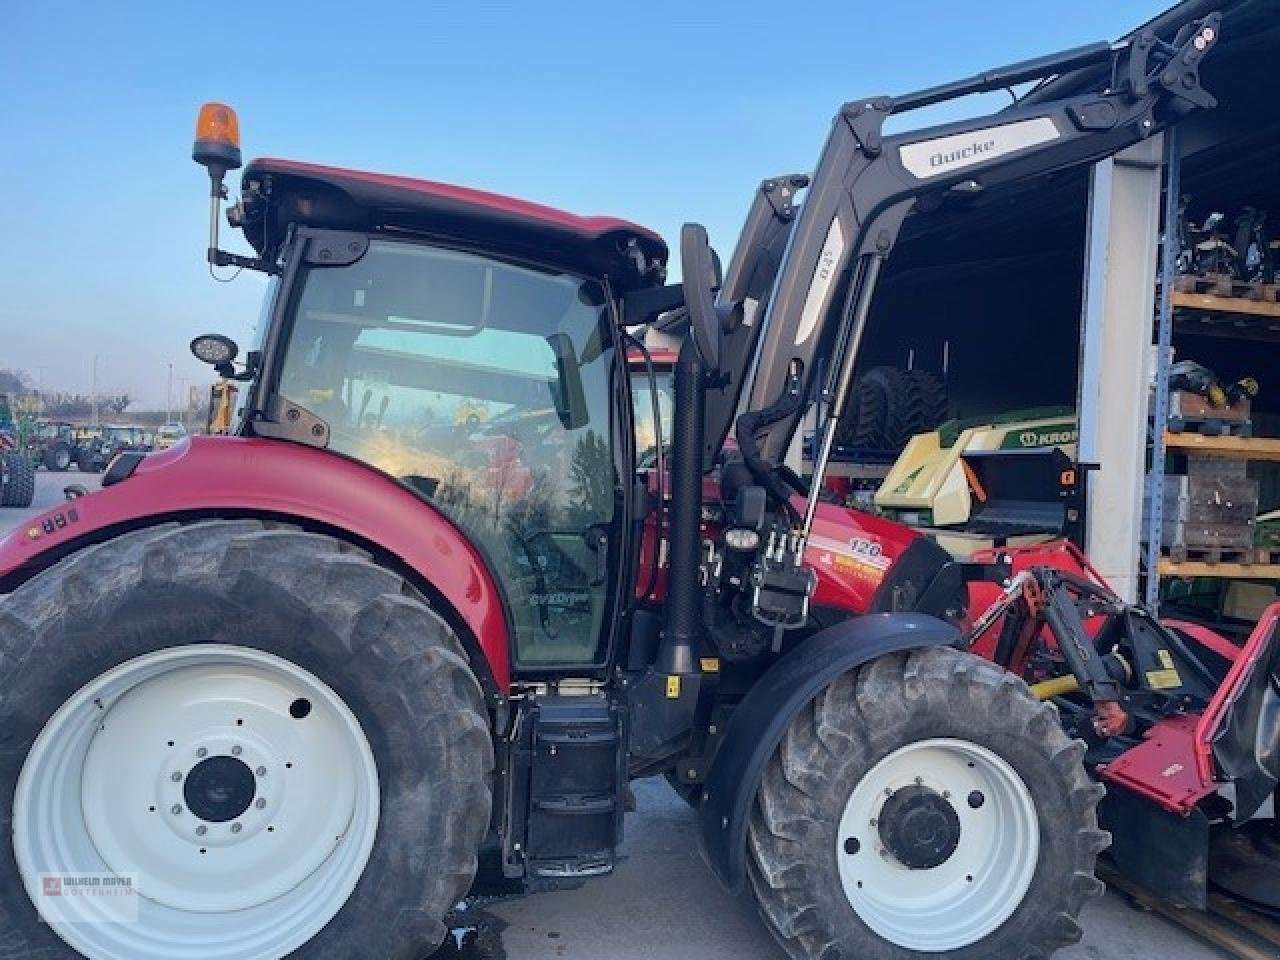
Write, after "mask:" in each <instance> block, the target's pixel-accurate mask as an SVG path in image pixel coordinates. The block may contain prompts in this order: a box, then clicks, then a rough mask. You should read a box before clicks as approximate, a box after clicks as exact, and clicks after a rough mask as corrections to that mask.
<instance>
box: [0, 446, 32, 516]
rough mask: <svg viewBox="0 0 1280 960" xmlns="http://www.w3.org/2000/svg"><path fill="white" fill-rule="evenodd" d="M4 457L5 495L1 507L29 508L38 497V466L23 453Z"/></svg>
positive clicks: (7, 454)
mask: <svg viewBox="0 0 1280 960" xmlns="http://www.w3.org/2000/svg"><path fill="white" fill-rule="evenodd" d="M3 456H4V472H5V483H4V495H3V497H2V498H0V506H4V507H29V506H31V503H32V501H33V500H35V497H36V465H35V464H34V463H32V462H31V461H30V460H28V459H27V457H26V456H24V455H23V454H21V453H6V454H3Z"/></svg>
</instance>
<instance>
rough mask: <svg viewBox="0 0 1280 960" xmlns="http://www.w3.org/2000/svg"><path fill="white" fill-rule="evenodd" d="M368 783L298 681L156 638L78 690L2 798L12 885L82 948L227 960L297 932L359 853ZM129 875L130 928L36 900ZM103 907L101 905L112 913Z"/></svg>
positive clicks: (368, 765)
mask: <svg viewBox="0 0 1280 960" xmlns="http://www.w3.org/2000/svg"><path fill="white" fill-rule="evenodd" d="M377 825H378V775H377V768H376V766H375V763H374V759H373V752H372V750H371V749H370V747H369V743H368V740H367V739H366V737H365V735H364V732H363V730H362V729H361V727H360V724H359V722H358V721H357V720H356V718H355V716H354V714H352V712H351V711H350V709H349V708H348V707H347V706H346V704H344V703H343V702H342V700H341V699H340V698H339V697H338V696H337V694H336V693H334V692H333V690H332V689H331V688H329V687H328V686H327V685H326V684H324V683H323V682H322V681H320V680H319V679H318V678H316V677H315V676H314V675H313V674H311V673H309V672H308V671H306V670H304V669H302V668H301V667H299V666H297V665H296V664H293V663H291V662H289V661H287V660H284V659H282V658H280V657H277V656H273V655H272V654H268V653H264V652H262V651H259V650H254V649H251V648H248V647H238V646H225V645H200V646H184V647H172V648H169V649H166V650H162V651H158V652H156V653H152V654H148V655H145V656H142V657H139V658H137V659H134V660H130V661H128V662H127V663H123V664H121V665H119V666H117V667H115V668H113V669H112V670H109V671H107V672H106V673H104V674H102V675H101V676H100V677H98V678H97V679H95V680H94V681H92V682H91V683H89V684H87V685H86V686H84V687H82V688H81V689H80V690H79V691H78V692H77V693H75V694H74V695H73V696H72V697H71V698H70V699H69V700H67V702H66V703H64V704H63V706H62V707H61V708H59V710H58V711H57V712H56V713H55V714H54V715H53V717H52V718H51V719H50V720H49V722H48V723H47V724H46V725H45V727H44V729H43V730H42V731H41V733H40V735H39V737H38V738H37V739H36V741H35V743H34V744H33V745H32V748H31V750H30V752H29V753H28V755H27V758H26V761H25V763H24V765H23V768H22V772H21V774H20V776H19V778H18V786H17V791H16V793H15V796H14V816H13V837H14V853H15V857H16V859H17V863H18V868H19V872H20V873H21V876H22V880H23V884H24V886H25V888H26V890H27V893H28V895H29V896H30V897H31V899H32V901H33V902H34V903H35V904H36V906H37V909H39V910H40V911H41V913H42V916H43V917H44V919H46V920H47V921H49V922H50V924H51V925H52V926H53V928H54V929H55V930H56V931H57V932H58V934H59V935H60V936H61V937H62V938H63V939H64V940H66V941H67V943H69V944H70V945H71V946H72V947H74V948H76V949H77V950H79V951H80V952H81V953H84V954H86V955H89V956H92V957H127V958H130V960H151V958H155V960H160V958H164V960H170V958H176V957H195V956H198V957H201V958H205V957H208V958H211V960H215V958H216V960H241V958H249V957H267V956H281V955H283V954H286V953H289V952H290V951H292V950H295V949H296V948H297V947H299V946H301V945H302V944H303V943H305V942H306V941H307V940H309V939H311V937H313V936H314V935H315V934H316V933H318V932H319V931H320V930H321V929H323V928H324V926H325V925H326V924H327V923H328V922H329V921H330V920H331V919H333V917H334V915H335V914H336V913H337V912H338V910H339V909H340V908H341V907H342V905H343V904H344V903H345V902H346V901H347V899H348V898H349V897H350V895H351V892H352V890H353V889H354V888H355V885H356V882H357V881H358V880H359V878H360V875H361V874H362V873H363V871H364V868H365V865H366V864H367V862H368V859H369V855H370V853H371V851H372V849H373V842H374V838H375V836H376V833H377ZM75 874H113V875H117V876H126V875H132V877H133V878H134V883H135V885H136V891H137V894H136V897H135V900H134V902H136V905H137V915H136V920H134V919H133V918H132V917H131V916H130V915H129V908H128V907H125V908H124V912H123V913H121V912H119V911H121V909H122V905H121V904H120V903H114V902H111V903H109V902H106V901H104V900H103V899H102V898H97V899H95V898H92V897H90V898H83V899H77V900H70V899H67V898H64V899H62V900H60V901H58V903H57V904H56V905H50V904H49V900H48V899H47V897H46V895H45V894H44V892H43V890H42V884H43V878H44V877H45V876H46V875H62V876H66V875H75ZM113 911H115V912H113Z"/></svg>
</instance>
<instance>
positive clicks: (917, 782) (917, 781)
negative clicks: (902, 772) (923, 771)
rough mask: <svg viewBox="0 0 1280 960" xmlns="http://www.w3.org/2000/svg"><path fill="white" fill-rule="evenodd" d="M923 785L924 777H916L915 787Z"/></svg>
mask: <svg viewBox="0 0 1280 960" xmlns="http://www.w3.org/2000/svg"><path fill="white" fill-rule="evenodd" d="M923 785H924V777H916V786H917V787H919V786H923Z"/></svg>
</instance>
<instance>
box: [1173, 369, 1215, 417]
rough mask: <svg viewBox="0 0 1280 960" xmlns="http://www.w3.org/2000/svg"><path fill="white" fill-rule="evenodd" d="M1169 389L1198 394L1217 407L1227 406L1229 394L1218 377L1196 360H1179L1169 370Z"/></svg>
mask: <svg viewBox="0 0 1280 960" xmlns="http://www.w3.org/2000/svg"><path fill="white" fill-rule="evenodd" d="M1169 389H1170V390H1185V391H1187V392H1189V393H1194V394H1197V395H1198V396H1201V397H1204V398H1205V399H1206V400H1208V401H1209V403H1211V404H1212V405H1213V406H1215V407H1222V406H1226V404H1227V393H1226V390H1224V389H1223V386H1222V383H1221V381H1219V380H1218V375H1217V374H1216V373H1214V372H1213V371H1212V370H1210V369H1209V368H1208V367H1206V366H1204V365H1203V364H1200V363H1196V362H1195V361H1194V360H1179V361H1178V362H1177V363H1175V364H1174V365H1173V366H1171V367H1170V368H1169Z"/></svg>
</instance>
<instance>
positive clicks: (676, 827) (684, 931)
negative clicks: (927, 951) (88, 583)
mask: <svg viewBox="0 0 1280 960" xmlns="http://www.w3.org/2000/svg"><path fill="white" fill-rule="evenodd" d="M72 483H79V484H83V485H84V486H86V487H88V488H89V489H91V490H92V489H97V487H98V475H96V474H82V473H77V472H76V471H74V470H72V471H69V472H67V473H49V472H48V471H45V470H40V471H39V472H38V473H37V474H36V500H35V503H34V505H33V507H32V509H30V510H17V509H14V508H0V533H2V532H6V531H7V530H8V529H10V528H11V527H15V526H17V525H18V524H20V523H22V522H23V521H24V520H27V519H29V518H30V517H32V516H35V515H36V514H37V513H39V512H41V511H43V510H45V509H48V508H49V507H51V506H54V505H55V504H57V503H58V502H60V501H61V500H62V499H63V494H62V489H63V487H65V486H67V485H68V484H72ZM635 792H636V800H637V806H638V809H637V811H636V812H635V813H634V814H631V815H630V816H629V817H628V818H627V827H626V829H627V839H626V843H625V846H624V854H625V856H626V859H625V861H624V862H623V863H622V864H620V865H619V867H618V869H617V870H616V871H615V872H614V873H613V875H612V876H609V877H606V878H603V879H600V880H594V881H590V882H588V883H587V884H586V885H584V886H582V887H581V888H579V889H576V890H566V891H559V892H555V893H541V894H534V895H529V896H521V897H511V898H506V899H497V900H493V901H488V899H487V898H483V897H482V898H479V899H477V900H475V901H473V902H471V903H470V904H469V909H468V910H467V911H463V912H462V913H460V914H459V917H458V923H459V924H475V926H476V928H477V929H478V930H479V934H480V935H479V940H478V942H475V943H472V942H470V941H471V937H466V938H465V939H466V940H467V941H468V942H467V945H466V946H465V947H464V949H463V950H462V951H461V952H458V951H456V950H453V949H451V948H449V949H446V950H444V951H441V953H440V954H439V955H440V956H453V957H467V958H471V960H500V958H512V960H514V958H519V960H686V958H692V957H696V958H698V960H782V953H781V951H780V950H779V949H778V948H777V946H776V945H775V944H774V942H773V940H772V939H771V937H770V935H769V933H768V931H767V930H765V928H764V926H763V924H762V923H761V922H760V920H759V919H758V917H757V916H756V912H755V908H754V907H753V905H752V904H751V901H750V899H749V898H748V897H746V896H742V897H732V896H730V895H728V894H726V893H725V892H724V891H723V890H721V889H720V887H719V886H718V885H717V884H716V882H715V881H714V880H713V879H712V877H711V875H710V873H709V872H708V871H707V869H706V868H705V867H704V866H703V864H702V862H701V860H700V859H699V857H698V852H697V834H696V823H695V820H694V816H693V813H692V812H691V811H690V810H689V809H688V807H686V806H685V805H684V803H683V802H681V801H680V800H679V799H678V798H677V797H676V796H675V794H674V793H672V792H671V790H670V788H669V787H667V785H666V783H665V782H664V781H661V780H648V781H642V782H640V783H638V784H636V790H635ZM483 886H484V882H483V881H482V884H481V887H482V888H483ZM1084 927H1085V937H1084V940H1083V942H1082V943H1080V944H1079V945H1077V946H1075V947H1072V948H1071V949H1069V950H1064V951H1062V952H1061V953H1060V954H1058V955H1057V957H1056V958H1055V960H1157V958H1158V960H1223V958H1224V954H1222V953H1220V952H1218V951H1217V950H1214V949H1212V948H1210V947H1207V946H1205V945H1203V944H1202V943H1201V942H1200V941H1198V940H1196V939H1194V938H1192V937H1190V936H1189V935H1188V934H1186V933H1184V932H1183V931H1182V930H1181V929H1179V928H1177V927H1175V926H1173V925H1171V924H1169V923H1167V922H1166V921H1164V920H1162V919H1160V918H1159V917H1156V916H1154V915H1152V914H1149V913H1144V912H1141V911H1139V910H1137V909H1134V908H1133V907H1131V906H1129V905H1128V903H1127V902H1126V901H1124V900H1123V899H1122V898H1120V897H1119V896H1116V895H1113V894H1108V895H1107V896H1106V897H1104V898H1103V899H1102V900H1100V901H1097V902H1095V903H1094V904H1092V905H1091V906H1090V907H1089V908H1088V910H1087V911H1086V913H1085V917H1084ZM459 937H463V934H462V933H461V932H460V933H459Z"/></svg>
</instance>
